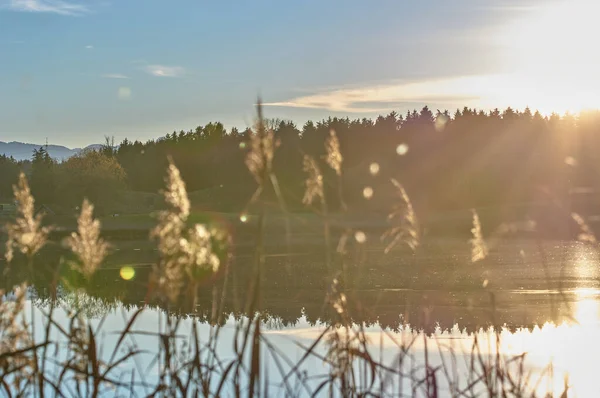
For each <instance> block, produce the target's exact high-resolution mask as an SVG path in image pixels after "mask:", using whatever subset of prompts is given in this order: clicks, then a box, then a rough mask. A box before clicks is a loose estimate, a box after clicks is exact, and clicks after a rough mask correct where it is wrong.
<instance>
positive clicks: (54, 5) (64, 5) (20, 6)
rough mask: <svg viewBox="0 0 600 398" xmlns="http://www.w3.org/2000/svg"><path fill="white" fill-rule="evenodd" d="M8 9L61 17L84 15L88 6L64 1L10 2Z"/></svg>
mask: <svg viewBox="0 0 600 398" xmlns="http://www.w3.org/2000/svg"><path fill="white" fill-rule="evenodd" d="M6 8H8V9H10V10H13V11H25V12H47V13H53V14H60V15H83V14H87V13H88V12H89V11H90V10H89V8H88V7H87V6H85V5H83V4H80V3H74V2H70V1H64V0H9V3H8V4H7V6H6Z"/></svg>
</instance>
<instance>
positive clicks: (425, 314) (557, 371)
mask: <svg viewBox="0 0 600 398" xmlns="http://www.w3.org/2000/svg"><path fill="white" fill-rule="evenodd" d="M279 238H280V237H274V238H273V240H272V242H271V245H267V258H266V262H265V266H264V272H263V275H262V282H261V289H260V302H261V308H262V316H261V319H262V321H261V327H262V334H263V338H264V339H265V340H264V341H265V342H268V344H267V343H265V345H263V347H262V348H261V349H262V350H263V351H264V353H263V355H262V358H263V361H264V363H263V365H264V369H263V370H261V372H262V373H261V375H262V378H263V380H268V382H264V385H263V386H262V387H261V388H262V392H263V393H266V392H268V393H269V395H271V394H273V395H294V396H296V395H297V396H306V395H312V394H313V393H315V392H316V391H317V392H318V393H319V394H321V393H322V394H325V393H326V392H327V393H328V391H325V390H318V388H319V385H320V383H321V380H322V379H323V378H325V379H326V377H327V375H330V374H331V368H330V367H328V366H326V364H325V360H324V358H325V357H326V356H327V352H328V349H329V348H330V347H331V345H330V344H329V345H328V344H327V343H325V339H323V340H321V342H320V343H319V344H317V345H316V346H315V347H314V355H311V357H310V358H307V359H305V360H303V361H301V364H300V365H299V367H298V369H294V367H293V365H292V364H295V363H297V362H298V361H300V360H301V358H302V357H303V353H304V352H305V351H306V350H307V349H308V347H310V346H311V344H312V343H313V342H314V341H315V340H316V339H318V338H319V336H321V334H322V333H327V334H330V333H334V334H335V335H336V336H337V338H338V339H340V336H342V337H343V338H342V341H345V340H344V339H346V338H348V339H350V337H349V336H354V333H357V331H359V332H360V333H361V336H362V337H364V338H365V339H366V340H367V341H368V344H366V345H365V347H368V348H366V349H367V350H368V352H369V353H370V355H372V356H373V358H377V362H378V363H380V364H387V366H390V367H394V368H395V369H396V370H397V372H398V373H402V374H403V375H404V376H402V377H400V376H399V374H398V373H395V374H394V375H392V374H390V375H387V376H386V375H384V374H383V373H385V372H383V373H381V374H380V373H377V374H376V375H373V377H374V379H376V383H375V384H374V385H371V384H370V382H369V381H368V380H370V375H369V374H368V373H369V372H368V369H366V370H365V372H366V373H365V375H361V377H359V378H358V379H357V381H355V384H356V386H362V387H364V388H365V389H368V390H370V391H371V390H372V391H379V392H378V394H381V395H386V396H399V395H401V394H407V395H417V396H428V388H432V387H431V383H430V382H427V383H424V382H421V383H416V382H415V381H414V380H417V379H422V380H424V379H427V378H426V375H427V374H426V370H425V369H428V368H429V369H436V370H435V378H430V379H427V380H429V381H431V380H433V379H435V385H436V388H437V389H438V390H439V391H440V393H441V394H442V396H476V395H477V394H479V393H482V392H485V391H487V390H486V388H485V387H484V386H483V384H482V383H480V382H479V383H475V382H474V379H473V378H474V377H475V376H473V375H474V374H479V373H477V372H480V371H481V370H482V369H483V370H485V369H486V366H492V365H493V364H494V363H496V361H498V360H499V359H498V358H500V356H501V357H502V361H503V363H505V365H506V368H510V367H511V366H516V365H517V363H518V364H519V368H515V369H514V370H515V371H518V372H517V373H518V374H519V375H520V377H521V378H523V380H526V381H523V380H521V383H522V384H524V385H527V388H528V391H530V392H531V391H534V392H536V393H537V394H538V395H544V394H545V393H546V392H547V391H551V392H553V393H554V394H555V395H556V396H560V394H561V393H562V392H563V391H564V390H565V383H566V384H567V385H568V386H569V389H568V391H569V395H568V396H577V397H588V396H589V397H592V396H598V395H599V394H600V384H598V383H597V382H595V378H594V372H595V366H594V364H593V363H592V362H591V361H592V360H593V358H596V357H598V355H600V345H599V344H598V342H597V337H598V335H599V334H598V332H600V283H599V280H600V278H599V274H598V273H599V267H598V264H599V262H598V261H599V259H598V252H597V250H596V249H595V248H594V247H591V246H589V245H585V244H582V243H579V242H560V241H544V242H536V241H534V240H526V239H522V240H512V241H503V242H501V243H498V244H496V245H494V247H493V248H492V249H491V251H490V255H489V256H488V258H486V259H485V260H483V261H481V262H477V263H472V262H471V261H470V251H469V246H468V243H465V242H464V241H461V240H449V239H437V240H435V239H434V240H430V241H428V242H427V244H426V245H425V246H424V247H423V248H421V250H420V251H419V252H418V253H417V254H416V255H412V254H411V253H409V252H407V251H404V250H401V249H400V250H396V251H393V252H392V253H390V254H388V255H384V254H383V247H382V245H381V243H380V242H379V241H378V240H377V239H369V238H368V239H366V240H365V241H364V242H362V243H358V242H356V241H353V244H352V245H350V246H349V247H348V250H347V253H346V255H345V256H344V258H343V260H342V259H335V260H332V261H339V262H340V263H339V264H338V265H339V267H337V268H338V269H339V270H340V271H339V273H338V274H336V278H337V279H338V280H341V281H346V282H345V285H344V286H341V285H340V286H338V287H337V289H338V290H340V291H342V290H343V292H344V294H345V301H344V317H345V319H346V322H344V323H340V321H339V313H338V312H339V311H336V308H335V307H332V305H331V302H330V301H328V300H327V299H326V298H327V297H328V292H329V294H331V289H332V287H331V283H332V280H331V278H327V276H326V275H327V272H326V269H327V268H326V267H327V265H326V264H325V262H324V261H323V258H324V257H323V253H322V250H321V245H318V244H315V243H314V242H312V243H311V242H308V241H307V242H304V243H302V244H295V245H294V246H292V247H291V250H290V248H288V247H284V246H283V245H282V244H281V242H280V241H279V240H278V239H279ZM48 253H49V254H47V258H48V259H50V258H52V256H53V254H51V253H53V252H52V250H50V251H49V252H48ZM156 258H157V252H156V251H155V250H154V249H153V248H152V246H150V245H149V244H148V243H145V242H142V241H123V242H120V243H116V244H115V243H113V252H112V254H111V256H110V257H109V258H108V259H107V261H106V264H105V265H104V267H103V269H102V270H100V271H99V272H98V273H97V275H95V277H94V279H93V281H92V283H91V284H90V285H89V286H87V288H86V289H85V291H82V290H75V289H74V288H73V287H70V286H69V277H68V273H67V274H66V275H67V277H66V278H63V280H64V281H65V282H63V283H61V285H60V286H59V290H58V294H57V296H58V302H59V303H60V307H61V309H60V310H57V311H56V312H55V314H54V316H55V317H56V319H58V324H62V325H68V323H69V322H70V320H71V318H72V315H73V312H74V311H81V314H83V316H84V317H85V318H86V319H88V320H90V322H91V324H92V325H94V327H99V332H98V333H99V335H102V336H103V338H104V340H103V343H102V347H103V349H104V350H105V351H106V352H110V351H111V347H113V346H114V345H115V344H116V341H117V338H116V336H115V335H114V334H111V333H112V332H115V331H118V330H122V329H123V328H124V327H125V325H126V324H127V322H128V320H129V318H130V317H131V316H132V314H134V313H135V311H137V310H138V309H141V308H145V309H144V311H143V312H142V313H141V314H140V315H138V317H137V318H136V322H135V330H137V331H140V332H142V331H143V332H145V333H148V332H153V333H158V332H159V330H162V331H163V332H164V330H165V328H166V327H167V326H166V323H165V322H166V319H168V318H167V307H165V306H161V305H159V303H154V302H150V301H149V295H148V278H149V275H150V270H151V265H152V264H153V262H154V261H155V260H156ZM252 263H253V259H252V247H251V246H250V247H248V246H244V245H239V246H238V247H237V248H236V249H235V252H234V255H233V257H232V259H231V261H230V263H229V264H228V267H227V268H228V273H227V276H226V277H225V275H221V276H220V277H219V278H217V279H216V280H214V281H210V283H207V285H206V286H204V287H201V288H200V294H199V297H198V302H197V305H196V307H195V308H194V309H190V308H187V309H186V308H178V307H173V306H171V307H169V308H168V314H169V315H170V316H172V317H175V318H178V319H181V324H180V325H179V329H178V334H179V335H181V336H183V339H182V341H185V338H186V336H188V337H189V334H190V333H191V328H192V324H193V323H194V322H198V323H197V328H198V331H199V335H200V336H201V339H204V340H205V341H208V340H209V336H212V335H213V334H214V333H215V330H216V329H217V325H219V326H220V327H219V330H220V332H219V333H220V335H219V339H220V340H219V343H218V344H217V345H216V346H215V350H217V351H218V352H219V355H220V358H231V357H233V356H234V344H233V342H234V341H236V330H237V329H236V325H239V324H240V323H247V322H248V319H249V318H248V315H249V314H248V313H246V312H245V310H246V304H247V300H246V298H247V290H248V284H247V281H248V280H249V278H250V275H251V270H252ZM124 267H131V269H132V270H130V269H129V268H127V270H128V272H126V273H124V272H123V269H124ZM38 275H39V276H37V277H36V278H37V279H36V281H35V286H34V287H33V288H32V289H31V290H30V292H29V297H30V299H31V300H30V301H29V303H31V302H33V303H34V307H35V313H36V314H37V316H38V317H39V318H40V319H39V321H37V322H39V324H43V319H42V318H43V315H42V313H43V312H44V311H48V308H49V304H48V303H49V296H48V292H49V289H48V286H49V285H50V284H51V278H52V277H53V275H55V274H54V273H52V272H46V273H45V274H43V273H39V274H38ZM7 278H8V279H9V280H7V284H9V285H11V284H13V283H14V282H15V281H16V279H15V278H18V276H16V275H12V274H11V275H10V276H8V277H7ZM124 278H125V279H124ZM148 303H149V304H148ZM147 304H148V305H147ZM26 313H29V312H28V311H26ZM332 325H334V326H335V327H332ZM346 327H348V329H347V328H346ZM494 328H495V330H496V331H498V332H499V333H494V332H493V331H494ZM100 331H101V332H100ZM41 333H42V331H41V330H39V329H38V330H37V334H38V338H39V339H41V338H42V335H41ZM350 340H351V339H350ZM135 345H137V346H141V347H145V348H148V352H147V353H146V354H144V355H140V357H139V358H138V362H139V361H141V362H143V365H144V369H145V370H143V371H141V373H142V374H144V375H146V378H147V379H148V380H145V382H146V383H148V384H152V380H155V381H158V374H159V369H158V368H157V367H156V363H154V362H155V361H153V359H152V358H154V357H155V356H156V353H157V352H158V351H159V349H158V347H159V346H160V342H159V338H158V337H157V336H151V335H147V334H145V335H140V336H137V337H136V342H135ZM474 347H477V349H476V350H475V349H474ZM402 350H405V351H406V353H407V356H406V360H404V361H403V363H401V364H398V354H399V353H400V352H402ZM475 351H476V352H477V354H478V355H477V361H475V362H477V363H478V364H477V365H475V364H474V362H473V360H474V358H473V352H475ZM523 353H527V355H525V356H524V357H519V358H521V359H519V360H518V361H517V360H516V359H515V358H517V357H518V356H519V355H521V354H523ZM141 358H143V360H142V359H141ZM550 365H551V366H550ZM136 366H139V363H134V361H129V362H125V363H123V364H121V365H120V366H119V368H120V370H121V371H123V372H125V373H127V372H133V371H134V370H136V371H138V372H140V369H139V368H136ZM477 367H479V368H480V369H479V370H476V369H475V368H477ZM292 369H294V372H295V373H294V377H295V378H296V379H298V380H294V382H291V381H290V380H287V379H285V378H284V376H282V375H283V374H287V373H288V372H290V371H291V370H292ZM400 371H401V372H400ZM358 373H360V372H358ZM407 375H411V376H410V377H408V376H407ZM265 377H266V379H265ZM505 378H506V380H504V381H503V382H504V383H509V382H508V381H507V380H508V378H507V377H506V375H505ZM291 379H292V378H291ZM300 379H301V382H300V381H299V380H300ZM283 380H287V381H286V383H283V382H282V381H283ZM517 384H518V383H517ZM300 385H301V386H302V387H299V386H300ZM293 388H296V389H297V390H296V389H293ZM117 390H118V387H117ZM139 391H140V392H144V393H148V392H149V391H151V389H150V388H149V387H148V388H142V387H141V386H140V387H139ZM222 392H223V394H225V395H228V394H233V390H231V389H229V390H228V389H224V390H223V391H222ZM486 393H487V392H486ZM107 394H109V393H107ZM124 396H126V395H124Z"/></svg>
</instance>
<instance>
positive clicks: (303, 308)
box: [5, 245, 597, 331]
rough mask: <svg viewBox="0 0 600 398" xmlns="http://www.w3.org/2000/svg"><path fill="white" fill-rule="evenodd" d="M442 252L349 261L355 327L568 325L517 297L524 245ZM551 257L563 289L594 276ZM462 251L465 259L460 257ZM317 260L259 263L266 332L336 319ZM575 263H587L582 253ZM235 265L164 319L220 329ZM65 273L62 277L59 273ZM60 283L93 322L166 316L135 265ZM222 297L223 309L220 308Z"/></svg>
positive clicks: (532, 271) (237, 297) (541, 304)
mask: <svg viewBox="0 0 600 398" xmlns="http://www.w3.org/2000/svg"><path fill="white" fill-rule="evenodd" d="M461 247H462V246H461ZM446 249H447V246H444V247H441V246H440V247H439V248H438V249H437V250H436V249H435V247H433V248H427V251H426V255H425V256H423V257H422V258H418V259H417V261H416V262H415V265H416V266H413V267H411V266H409V265H407V264H406V262H405V261H403V258H404V257H402V256H398V255H393V256H388V257H385V256H383V255H382V254H377V253H371V252H370V251H369V252H368V257H366V258H365V259H364V262H363V264H365V265H362V266H361V265H355V264H352V265H351V266H350V267H349V279H350V280H349V282H348V284H347V286H346V287H345V291H346V293H347V298H348V307H349V316H350V319H351V320H352V321H353V322H356V323H359V324H365V325H367V326H368V325H380V326H382V327H385V328H389V329H390V330H398V328H399V327H400V326H401V325H403V324H410V325H411V326H412V327H413V328H416V329H423V330H427V331H433V330H434V328H435V326H436V323H437V324H438V325H439V326H440V327H441V328H442V329H444V330H445V329H451V328H452V327H454V326H455V325H459V327H460V328H461V329H462V328H466V329H467V331H473V330H477V329H478V328H479V327H482V326H484V327H485V326H487V325H489V324H491V323H494V324H496V325H506V326H507V327H508V328H517V327H529V328H531V327H533V326H535V325H543V324H544V323H545V322H547V321H554V322H555V323H561V322H563V321H570V320H572V318H571V317H570V315H571V314H572V311H573V310H574V308H568V307H567V306H566V305H563V304H562V303H560V300H558V296H559V295H558V294H555V295H554V297H555V299H556V300H554V302H555V307H557V308H555V311H553V309H552V307H551V305H550V299H549V296H548V295H544V294H526V293H527V289H531V290H534V289H548V287H549V286H548V283H547V282H546V280H545V279H544V278H545V277H546V275H545V273H544V270H543V268H542V267H541V265H539V263H537V261H538V259H537V258H536V257H535V254H534V253H532V252H531V251H528V250H527V247H525V251H527V256H526V257H524V258H523V256H520V255H519V254H518V252H519V250H521V249H522V246H518V245H515V248H514V250H513V252H516V254H515V253H512V252H511V253H508V252H506V253H505V252H502V253H503V254H502V256H500V254H499V253H491V255H490V257H489V258H488V259H486V261H487V262H486V263H484V264H478V265H477V266H476V267H475V266H473V265H471V264H469V265H468V266H465V265H463V262H462V257H461V256H459V255H448V253H449V251H448V250H446ZM567 249H568V250H570V252H569V253H570V254H569V253H567V251H566V250H567ZM503 250H504V249H503ZM557 250H558V249H557ZM560 250H561V253H563V255H564V257H566V258H567V259H569V258H570V257H572V259H573V261H572V263H573V264H574V266H572V267H570V268H567V269H566V270H565V274H564V275H561V272H563V270H561V268H560V262H559V261H558V260H554V259H556V258H560V257H558V256H554V255H553V253H550V254H551V255H550V256H549V258H550V262H549V264H548V266H549V269H548V271H549V275H550V277H551V278H552V280H558V279H557V278H558V277H559V276H561V277H563V281H565V282H564V283H565V286H566V283H570V281H573V283H577V284H581V283H585V284H589V283H592V282H593V281H596V276H597V275H596V273H595V272H594V273H593V274H590V275H591V276H590V277H589V278H588V280H586V281H584V282H581V277H582V275H583V273H582V262H581V256H582V254H581V253H582V249H581V248H580V247H578V246H577V247H575V246H573V248H571V249H569V248H564V247H563V248H561V249H560ZM455 251H456V252H458V250H455ZM462 253H463V255H464V254H465V252H464V251H462ZM565 253H567V254H566V255H565ZM586 253H587V252H586ZM442 254H443V255H442ZM444 256H445V257H444ZM321 257H322V256H321ZM321 257H319V256H317V255H315V256H314V257H311V256H306V257H302V258H298V259H295V260H294V261H293V262H292V271H291V274H288V273H287V272H285V271H284V267H283V266H282V265H281V259H278V260H272V261H267V264H266V269H265V280H264V283H263V284H262V286H263V290H262V292H261V296H262V310H263V311H262V314H263V316H264V322H265V326H266V327H268V328H273V329H278V328H282V327H292V326H294V325H296V324H297V323H298V321H299V320H300V319H302V316H303V315H304V317H305V318H304V319H305V320H306V321H307V322H308V323H309V324H311V325H316V324H323V323H324V324H328V323H331V322H332V321H334V320H335V319H336V318H335V315H336V314H335V313H333V311H332V310H331V309H330V308H329V306H327V305H325V300H324V299H325V295H326V291H327V287H328V281H327V278H326V276H325V273H324V272H323V269H322V267H323V264H322V263H319V262H318V260H317V258H321ZM313 258H315V260H314V261H313ZM585 258H586V259H588V260H589V259H591V256H590V255H589V254H586V256H585ZM44 259H45V260H47V261H48V262H49V263H55V264H58V263H59V259H58V258H56V259H55V261H53V258H52V256H50V255H44ZM321 259H322V258H321ZM244 261H246V260H244V259H243V258H241V257H240V258H239V259H237V260H235V261H234V262H233V264H232V266H231V268H230V272H229V283H228V284H227V291H226V292H225V293H224V294H223V291H222V290H221V289H222V286H223V279H220V280H217V281H216V285H215V286H216V288H217V289H218V292H217V294H214V292H213V291H212V289H213V287H212V285H210V286H203V287H201V288H200V291H199V294H198V302H197V306H196V308H195V309H194V310H190V309H189V308H186V307H185V306H179V307H178V306H171V307H170V308H168V310H169V312H170V313H172V314H174V315H178V316H181V317H192V316H193V317H195V318H196V319H198V320H200V321H202V322H207V323H213V324H214V323H220V324H224V323H225V321H226V320H227V319H229V318H230V317H234V318H238V319H239V318H242V317H244V316H246V315H247V314H245V313H244V311H243V309H244V307H245V306H244V304H245V298H246V297H247V293H248V291H247V289H248V287H247V286H246V281H247V280H248V274H249V272H250V267H248V266H247V263H245V262H244ZM568 261H571V260H568ZM590 261H591V260H590ZM368 264H377V265H376V266H370V265H368ZM586 264H587V263H586ZM586 269H587V268H586ZM40 270H41V271H43V272H39V273H38V272H36V275H35V277H34V278H33V284H34V285H35V286H36V289H34V290H32V291H31V293H30V297H31V298H32V299H34V302H35V304H36V305H38V306H47V305H48V304H49V303H50V301H49V300H50V297H51V289H50V288H49V286H51V285H52V281H53V280H55V278H56V272H55V269H52V268H50V269H45V268H43V267H41V268H40ZM17 271H19V268H18V267H15V270H14V275H13V274H10V275H9V276H8V277H7V279H6V280H5V286H6V287H7V288H9V289H8V290H9V291H10V287H11V286H14V285H17V284H19V283H21V282H23V281H25V280H30V279H29V278H27V276H26V275H24V274H22V273H20V272H17ZM65 272H67V271H66V270H65V271H64V272H63V273H65ZM484 275H485V278H488V279H489V281H490V282H489V286H488V287H487V288H486V289H484V288H482V286H481V280H482V278H483V276H484ZM586 275H587V274H586ZM62 277H66V278H67V279H68V283H69V286H74V287H73V288H72V289H71V288H69V289H66V288H65V287H64V286H59V288H58V291H57V299H58V300H59V302H60V304H61V306H64V307H66V308H69V309H72V310H80V311H82V312H83V315H85V316H86V317H88V318H97V317H101V316H103V315H105V314H106V313H108V312H110V311H113V310H115V309H117V308H118V307H120V306H123V307H124V308H127V309H131V308H139V307H140V306H141V305H148V306H151V307H155V308H162V309H163V310H166V309H167V307H166V306H164V305H161V304H160V303H158V302H154V301H152V297H151V295H149V289H148V281H149V277H150V269H149V268H144V267H141V268H136V272H135V278H133V280H130V281H125V280H123V279H122V278H121V277H120V275H119V268H118V267H114V268H109V267H108V266H107V267H105V268H104V269H102V270H101V271H99V272H98V273H97V274H96V275H95V276H94V278H93V280H92V281H91V282H90V283H89V284H86V286H87V287H86V289H85V292H86V294H83V293H81V292H77V290H76V287H77V286H81V285H78V284H77V283H76V281H74V280H73V278H71V275H70V274H65V275H63V274H61V278H62ZM69 278H70V279H69ZM577 278H579V279H577ZM59 279H60V278H59ZM592 279H593V280H592ZM574 286H578V287H579V286H581V285H574ZM594 286H595V285H589V286H588V285H586V286H585V287H594ZM399 287H402V288H399ZM520 289H524V290H522V291H521V290H520ZM492 294H493V296H494V304H493V305H492V299H491V296H492ZM222 298H224V302H221V300H222ZM215 300H217V302H215ZM572 307H573V306H572ZM217 309H222V312H221V313H219V312H218V311H217Z"/></svg>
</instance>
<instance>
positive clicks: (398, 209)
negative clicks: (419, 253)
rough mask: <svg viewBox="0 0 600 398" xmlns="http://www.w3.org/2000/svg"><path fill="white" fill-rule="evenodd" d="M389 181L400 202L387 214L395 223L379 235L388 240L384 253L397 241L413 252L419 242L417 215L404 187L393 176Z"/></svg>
mask: <svg viewBox="0 0 600 398" xmlns="http://www.w3.org/2000/svg"><path fill="white" fill-rule="evenodd" d="M391 181H392V184H393V185H394V186H395V187H396V188H397V190H398V196H399V198H400V202H399V203H397V204H396V205H394V207H393V209H392V212H391V213H390V214H389V215H388V222H392V223H395V225H394V226H393V227H391V228H390V229H389V230H387V231H386V232H385V233H384V234H383V236H382V237H381V239H382V240H390V242H389V244H388V245H387V246H386V248H385V253H386V254H387V253H389V252H390V250H392V249H393V248H394V246H396V245H397V244H398V243H399V242H404V243H405V244H406V245H407V246H408V247H410V249H411V250H412V251H413V252H414V251H415V250H417V247H418V246H419V243H420V240H419V225H418V222H417V216H416V214H415V212H414V210H413V207H412V204H411V202H410V198H409V197H408V194H407V193H406V191H405V190H404V187H403V186H402V185H401V184H400V183H399V182H398V181H396V180H395V179H393V178H392V180H391Z"/></svg>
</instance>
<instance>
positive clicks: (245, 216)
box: [240, 213, 248, 222]
mask: <svg viewBox="0 0 600 398" xmlns="http://www.w3.org/2000/svg"><path fill="white" fill-rule="evenodd" d="M240 221H241V222H247V221H248V215H247V214H246V213H242V214H240Z"/></svg>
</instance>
